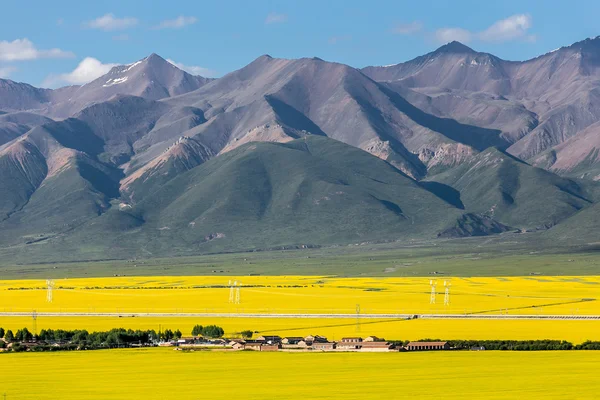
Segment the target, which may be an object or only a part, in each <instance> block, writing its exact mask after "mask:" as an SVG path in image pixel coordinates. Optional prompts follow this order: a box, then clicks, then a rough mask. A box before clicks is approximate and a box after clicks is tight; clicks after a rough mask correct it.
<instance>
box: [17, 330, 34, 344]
mask: <svg viewBox="0 0 600 400" xmlns="http://www.w3.org/2000/svg"><path fill="white" fill-rule="evenodd" d="M15 339H16V340H17V341H21V342H27V341H30V340H32V339H33V334H32V333H31V332H29V329H27V328H23V329H19V330H18V331H17V333H16V334H15Z"/></svg>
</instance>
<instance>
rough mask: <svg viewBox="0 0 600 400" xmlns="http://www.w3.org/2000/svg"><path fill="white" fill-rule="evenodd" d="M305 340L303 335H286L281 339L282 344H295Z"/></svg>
mask: <svg viewBox="0 0 600 400" xmlns="http://www.w3.org/2000/svg"><path fill="white" fill-rule="evenodd" d="M303 340H304V338H303V337H295V336H288V337H284V338H283V339H282V340H281V344H290V345H291V344H294V345H295V344H298V343H300V342H301V341H303Z"/></svg>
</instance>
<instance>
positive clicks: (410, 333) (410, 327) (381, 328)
mask: <svg viewBox="0 0 600 400" xmlns="http://www.w3.org/2000/svg"><path fill="white" fill-rule="evenodd" d="M196 324H200V325H210V324H217V325H219V326H222V327H223V328H224V329H225V335H226V336H239V334H240V332H241V331H243V330H246V329H250V330H253V331H257V332H259V333H257V334H256V335H255V336H258V335H260V334H274V335H282V336H307V335H315V334H319V335H324V336H326V337H327V338H328V339H330V340H340V339H341V338H342V337H344V336H357V335H358V336H363V337H366V336H368V335H376V336H380V337H384V338H385V339H388V340H419V339H424V338H434V339H447V340H449V339H457V340H458V339H477V340H488V339H504V340H540V339H553V340H568V341H570V342H572V343H574V344H579V343H582V342H584V341H586V340H597V341H600V321H599V320H593V321H581V320H439V319H438V320H432V319H430V320H426V319H421V320H410V321H407V320H402V321H398V320H363V321H361V323H360V325H359V328H358V329H357V325H356V320H353V319H315V318H306V319H304V318H303V319H290V318H275V319H265V318H185V317H172V318H169V317H163V318H152V317H150V318H118V317H83V318H69V317H38V319H37V329H38V331H39V330H40V329H48V328H52V329H72V330H74V329H87V330H88V331H90V332H93V331H106V330H108V329H112V328H126V329H134V330H135V329H154V330H156V331H158V329H159V326H160V327H161V328H162V329H163V330H164V329H171V330H176V329H180V330H181V331H182V332H183V334H184V335H188V336H189V335H190V333H191V331H192V327H193V326H194V325H196ZM0 326H2V327H4V328H5V329H12V330H13V332H14V331H16V330H17V329H21V328H23V327H27V328H28V329H29V330H31V331H32V330H33V322H32V319H31V317H0Z"/></svg>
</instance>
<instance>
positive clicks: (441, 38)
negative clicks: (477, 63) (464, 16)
mask: <svg viewBox="0 0 600 400" xmlns="http://www.w3.org/2000/svg"><path fill="white" fill-rule="evenodd" d="M472 37H473V34H472V33H471V32H469V31H468V30H466V29H462V28H442V29H438V30H437V31H435V38H436V40H437V41H438V42H441V43H448V42H452V41H454V40H456V41H458V42H462V43H468V42H470V41H471V39H472Z"/></svg>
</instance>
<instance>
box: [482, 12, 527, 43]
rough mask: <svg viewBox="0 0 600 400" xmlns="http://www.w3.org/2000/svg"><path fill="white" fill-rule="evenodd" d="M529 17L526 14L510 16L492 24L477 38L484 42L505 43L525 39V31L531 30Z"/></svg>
mask: <svg viewBox="0 0 600 400" xmlns="http://www.w3.org/2000/svg"><path fill="white" fill-rule="evenodd" d="M531 25H532V21H531V16H529V15H526V14H516V15H512V16H510V17H508V18H506V19H503V20H500V21H497V22H495V23H494V24H492V26H490V27H489V28H487V29H486V30H485V31H483V32H481V33H480V34H479V35H478V37H479V39H480V40H483V41H486V42H506V41H509V40H515V39H521V38H525V37H527V36H528V35H527V30H528V29H529V28H531Z"/></svg>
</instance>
